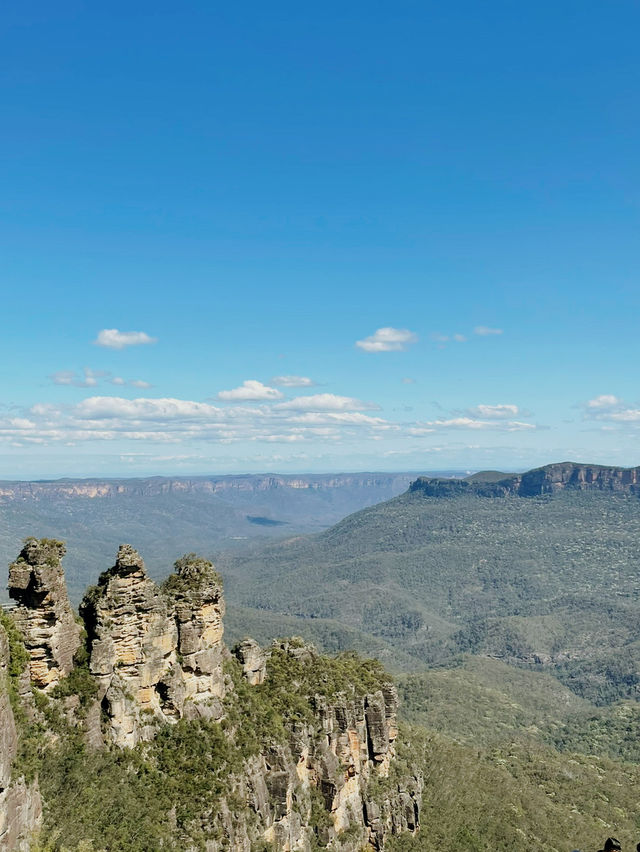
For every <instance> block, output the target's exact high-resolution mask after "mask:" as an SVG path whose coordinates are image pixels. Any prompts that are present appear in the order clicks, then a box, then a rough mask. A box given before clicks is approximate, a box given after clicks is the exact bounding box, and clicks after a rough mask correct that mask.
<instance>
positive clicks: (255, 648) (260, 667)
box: [233, 637, 268, 686]
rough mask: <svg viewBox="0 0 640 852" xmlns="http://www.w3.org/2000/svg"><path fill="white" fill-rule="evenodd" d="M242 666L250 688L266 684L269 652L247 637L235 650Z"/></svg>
mask: <svg viewBox="0 0 640 852" xmlns="http://www.w3.org/2000/svg"><path fill="white" fill-rule="evenodd" d="M233 653H234V654H235V655H236V657H237V658H238V660H239V661H240V664H241V665H242V673H243V675H244V677H245V680H246V681H247V682H248V683H249V685H250V686H257V685H258V684H260V683H263V682H264V678H265V675H266V672H267V656H268V654H267V652H266V651H265V650H264V649H263V648H261V647H260V645H258V643H257V642H256V641H254V640H253V639H251V638H249V637H246V638H245V639H243V640H242V641H241V642H239V643H238V644H237V645H236V647H235V648H234V649H233Z"/></svg>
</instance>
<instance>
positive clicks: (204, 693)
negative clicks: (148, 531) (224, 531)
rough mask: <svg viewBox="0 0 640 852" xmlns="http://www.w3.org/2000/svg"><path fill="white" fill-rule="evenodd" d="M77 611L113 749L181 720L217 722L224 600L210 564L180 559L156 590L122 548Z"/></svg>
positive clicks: (131, 552)
mask: <svg viewBox="0 0 640 852" xmlns="http://www.w3.org/2000/svg"><path fill="white" fill-rule="evenodd" d="M80 612H81V614H82V617H83V619H84V621H85V624H86V626H87V633H88V636H89V644H90V662H89V668H90V671H91V673H92V674H93V675H94V676H95V678H96V681H97V684H98V699H97V700H98V701H99V702H100V704H101V706H102V709H103V710H104V712H105V713H106V716H107V718H108V725H107V727H108V731H109V736H110V738H111V739H112V741H113V742H114V743H116V744H117V745H119V746H123V747H125V746H126V747H132V746H134V745H136V744H137V743H138V742H141V741H144V740H149V739H151V738H153V736H154V735H155V732H156V729H157V725H158V724H162V723H164V722H175V721H177V720H178V719H181V718H184V717H186V718H194V717H196V716H204V717H207V718H220V717H221V715H222V706H221V703H220V701H221V699H222V697H223V695H224V679H223V676H222V651H223V645H222V616H223V614H224V601H223V597H222V586H221V581H220V578H219V577H218V575H217V574H216V572H215V571H214V569H213V566H212V565H211V563H210V562H207V561H206V560H203V559H199V558H198V557H196V556H194V555H193V554H192V555H191V556H186V557H184V558H183V559H181V560H179V561H178V562H177V563H176V573H175V574H174V575H172V576H171V577H170V578H169V580H167V582H166V583H165V584H164V588H163V589H162V590H161V589H159V588H158V587H157V586H156V584H155V583H154V582H153V580H151V579H150V578H149V577H148V576H147V573H146V570H145V567H144V562H143V561H142V558H141V556H140V554H139V553H138V552H137V551H136V550H134V549H133V548H132V547H131V546H130V545H127V544H123V545H121V547H120V549H119V551H118V556H117V559H116V563H115V565H114V566H113V568H111V569H110V570H109V571H106V572H105V573H104V574H103V575H102V576H101V577H100V580H99V582H98V585H97V586H94V587H93V588H92V589H90V590H89V591H88V592H87V594H86V595H85V597H84V599H83V601H82V604H81V607H80Z"/></svg>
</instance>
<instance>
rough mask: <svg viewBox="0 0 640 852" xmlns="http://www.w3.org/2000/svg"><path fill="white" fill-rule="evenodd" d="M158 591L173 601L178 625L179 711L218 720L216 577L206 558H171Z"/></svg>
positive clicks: (220, 603)
mask: <svg viewBox="0 0 640 852" xmlns="http://www.w3.org/2000/svg"><path fill="white" fill-rule="evenodd" d="M163 591H164V592H165V594H166V595H167V596H168V597H169V599H170V601H171V602H172V604H173V612H174V617H175V620H176V624H177V628H178V654H179V657H180V667H181V669H182V676H183V680H184V685H185V702H186V703H185V705H184V711H185V715H186V716H194V715H200V716H207V717H209V718H211V717H217V718H219V717H220V716H221V715H222V709H221V706H220V699H222V698H223V696H224V679H223V676H222V652H223V644H222V633H223V625H222V619H223V617H224V598H223V596H222V580H221V578H220V576H219V575H218V574H217V572H216V571H215V570H214V567H213V565H212V564H211V562H208V561H207V560H206V559H201V558H199V557H197V556H196V555H195V554H194V553H191V554H189V555H188V556H184V557H183V558H182V559H179V560H178V561H177V562H176V564H175V566H174V573H173V574H172V575H171V576H170V577H169V579H168V580H167V581H166V582H165V583H164V585H163ZM189 702H190V703H189Z"/></svg>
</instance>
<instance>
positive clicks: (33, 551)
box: [9, 539, 80, 690]
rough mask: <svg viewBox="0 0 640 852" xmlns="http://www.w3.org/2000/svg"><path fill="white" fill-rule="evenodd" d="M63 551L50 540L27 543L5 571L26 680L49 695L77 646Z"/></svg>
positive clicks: (77, 633) (77, 629)
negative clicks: (25, 661) (20, 638)
mask: <svg viewBox="0 0 640 852" xmlns="http://www.w3.org/2000/svg"><path fill="white" fill-rule="evenodd" d="M64 553H65V547H64V544H62V542H59V541H55V540H53V539H40V540H37V539H27V541H26V542H25V545H24V547H23V548H22V550H21V551H20V554H19V556H18V558H17V559H16V561H15V562H13V563H12V564H11V565H10V566H9V594H10V595H11V597H12V598H14V599H15V600H16V602H17V604H18V606H17V607H16V608H15V610H14V613H13V617H14V620H15V622H16V624H17V625H18V628H19V629H20V631H21V632H22V635H23V636H24V640H25V645H26V647H27V650H28V651H29V656H30V658H31V661H30V669H31V680H32V681H33V683H34V685H35V686H37V687H38V688H39V689H44V690H51V689H52V688H53V687H55V686H56V685H57V684H58V683H59V681H60V678H62V677H65V676H66V675H68V674H69V672H70V671H71V669H72V668H73V656H74V654H75V652H76V651H77V649H78V646H79V644H80V627H79V626H78V625H77V624H76V622H75V618H74V615H73V611H72V609H71V604H70V603H69V597H68V595H67V588H66V585H65V581H64V572H63V570H62V562H61V560H62V557H63V556H64Z"/></svg>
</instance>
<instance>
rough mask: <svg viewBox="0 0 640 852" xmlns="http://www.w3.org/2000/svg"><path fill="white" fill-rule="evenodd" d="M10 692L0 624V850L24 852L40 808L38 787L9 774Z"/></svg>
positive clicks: (13, 737) (14, 748)
mask: <svg viewBox="0 0 640 852" xmlns="http://www.w3.org/2000/svg"><path fill="white" fill-rule="evenodd" d="M11 690H12V685H11V683H10V656H9V642H8V637H7V634H6V632H5V629H4V627H3V626H2V625H1V624H0V849H1V850H7V852H9V850H13V852H26V850H28V849H29V847H30V840H31V838H32V836H33V834H34V833H35V832H36V831H37V830H38V828H39V827H40V822H41V819H42V805H41V801H40V793H39V791H38V786H37V784H36V783H34V782H32V783H27V782H26V781H25V779H24V777H23V776H22V775H21V774H18V776H17V777H15V775H16V773H15V772H13V773H12V764H13V763H14V761H15V759H16V755H17V752H18V729H17V726H16V720H15V717H14V711H13V708H12V706H11V699H10V696H11ZM14 695H15V693H14ZM12 774H13V776H14V777H13V780H12Z"/></svg>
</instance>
